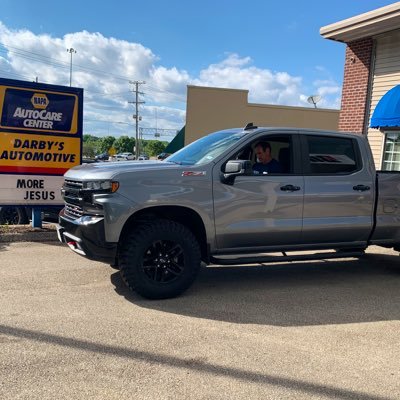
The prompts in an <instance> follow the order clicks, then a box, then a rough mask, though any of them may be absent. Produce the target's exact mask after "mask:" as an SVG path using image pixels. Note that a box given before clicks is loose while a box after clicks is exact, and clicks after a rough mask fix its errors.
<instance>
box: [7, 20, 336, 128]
mask: <svg viewBox="0 0 400 400" xmlns="http://www.w3.org/2000/svg"><path fill="white" fill-rule="evenodd" d="M0 43H1V44H2V45H3V46H4V47H3V48H2V47H0V74H1V76H3V77H5V78H12V79H23V80H32V81H33V80H35V79H36V77H37V78H38V80H39V82H45V83H51V84H57V85H69V79H70V61H71V53H69V52H68V51H67V49H70V48H73V49H75V50H76V53H72V85H73V86H77V87H82V88H84V89H85V92H84V98H85V100H84V129H85V132H84V133H91V134H96V135H99V136H101V135H107V134H109V133H111V131H113V132H118V133H119V134H127V131H128V130H130V132H131V131H132V129H133V128H132V127H133V126H134V120H133V118H132V114H133V113H134V107H133V105H132V104H129V103H128V101H133V100H134V93H133V92H132V89H133V85H131V84H130V83H129V81H134V80H139V81H146V84H144V85H141V86H140V91H143V92H144V93H145V94H144V96H140V98H141V100H144V101H146V104H144V105H141V106H140V113H141V115H142V117H143V119H142V122H141V126H143V127H154V126H155V123H156V120H155V116H154V114H155V112H154V106H157V125H158V127H159V128H171V129H180V128H181V127H182V126H183V125H184V123H185V107H186V105H185V102H186V86H187V85H188V84H191V85H199V86H214V87H224V88H237V89H246V90H249V101H250V102H253V103H265V104H282V105H294V106H299V105H301V106H307V107H308V106H309V104H308V103H307V101H306V99H307V97H308V95H309V94H311V92H312V91H315V93H318V94H320V95H321V96H323V101H321V104H323V105H324V107H335V106H336V107H337V104H339V102H338V100H337V99H338V98H339V96H340V88H339V86H338V85H337V84H336V83H335V82H334V81H332V80H327V79H320V80H317V78H318V74H321V75H324V76H325V78H326V73H327V70H326V69H325V68H324V67H322V66H319V67H316V79H315V82H314V83H313V86H312V87H311V88H307V87H305V84H304V80H303V79H302V77H300V76H292V75H290V74H289V73H287V72H284V71H271V70H269V69H262V68H258V67H256V66H255V65H254V61H253V60H252V59H251V58H250V57H247V56H245V57H242V56H240V55H239V54H235V53H230V54H226V56H225V58H224V59H223V60H222V61H221V62H219V63H215V64H211V65H209V66H208V67H206V68H204V69H203V70H201V71H200V72H199V75H198V76H190V74H189V73H188V72H187V71H185V70H183V69H179V68H178V67H172V68H167V67H165V66H163V65H160V60H159V58H158V57H157V55H155V54H154V53H153V51H152V50H151V49H149V48H146V47H144V46H143V45H141V44H140V43H131V42H128V41H125V40H120V39H116V38H112V37H111V38H109V37H105V36H103V35H102V34H101V33H98V32H97V33H92V32H87V31H82V32H75V33H69V34H66V35H64V36H63V37H52V36H51V35H48V34H40V35H36V34H34V33H32V32H30V31H28V30H11V29H9V28H8V27H7V26H5V25H4V24H3V23H1V22H0ZM124 132H125V133H124Z"/></svg>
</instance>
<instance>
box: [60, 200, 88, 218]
mask: <svg viewBox="0 0 400 400" xmlns="http://www.w3.org/2000/svg"><path fill="white" fill-rule="evenodd" d="M64 212H65V216H66V217H68V218H71V219H77V218H80V217H82V215H83V209H82V207H81V206H78V205H76V204H71V203H65V210H64Z"/></svg>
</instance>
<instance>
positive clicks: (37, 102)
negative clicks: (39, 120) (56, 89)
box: [31, 93, 49, 110]
mask: <svg viewBox="0 0 400 400" xmlns="http://www.w3.org/2000/svg"><path fill="white" fill-rule="evenodd" d="M31 103H32V105H33V107H34V108H39V109H40V110H45V109H46V107H47V106H48V105H49V99H48V98H47V96H46V95H45V94H44V93H34V95H33V96H32V98H31Z"/></svg>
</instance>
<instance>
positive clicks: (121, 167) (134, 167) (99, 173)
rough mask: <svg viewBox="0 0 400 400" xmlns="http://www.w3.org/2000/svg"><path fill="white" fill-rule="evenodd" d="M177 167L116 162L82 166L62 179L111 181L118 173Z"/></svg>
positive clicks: (173, 166) (75, 168)
mask: <svg viewBox="0 0 400 400" xmlns="http://www.w3.org/2000/svg"><path fill="white" fill-rule="evenodd" d="M176 167H178V166H177V164H174V163H171V162H166V161H153V160H149V161H118V162H99V163H92V164H82V165H78V166H76V167H73V168H71V169H69V170H68V171H67V172H66V173H65V174H64V177H65V178H68V179H82V180H94V179H112V178H114V177H115V176H117V175H119V174H120V173H127V172H135V171H137V172H145V171H154V170H160V169H171V168H176Z"/></svg>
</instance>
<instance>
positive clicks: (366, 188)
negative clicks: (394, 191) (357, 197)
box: [353, 185, 371, 192]
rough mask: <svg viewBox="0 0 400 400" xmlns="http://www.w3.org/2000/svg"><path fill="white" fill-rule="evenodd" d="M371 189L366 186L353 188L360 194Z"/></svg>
mask: <svg viewBox="0 0 400 400" xmlns="http://www.w3.org/2000/svg"><path fill="white" fill-rule="evenodd" d="M369 189H371V188H370V187H369V186H366V185H356V186H353V190H357V191H358V192H365V191H366V190H369Z"/></svg>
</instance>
